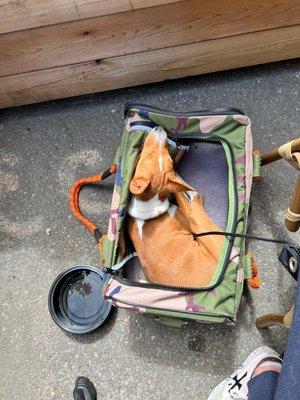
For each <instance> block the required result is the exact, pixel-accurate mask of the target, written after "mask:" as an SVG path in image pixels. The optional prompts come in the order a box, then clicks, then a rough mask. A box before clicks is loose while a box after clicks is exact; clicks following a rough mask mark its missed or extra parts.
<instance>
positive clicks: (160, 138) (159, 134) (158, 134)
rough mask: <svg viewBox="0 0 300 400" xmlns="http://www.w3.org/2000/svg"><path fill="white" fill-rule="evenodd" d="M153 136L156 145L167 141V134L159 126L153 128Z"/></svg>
mask: <svg viewBox="0 0 300 400" xmlns="http://www.w3.org/2000/svg"><path fill="white" fill-rule="evenodd" d="M154 135H155V138H156V140H157V142H158V143H164V142H165V141H166V140H167V133H166V131H165V130H164V129H163V128H162V127H161V126H157V127H155V128H154Z"/></svg>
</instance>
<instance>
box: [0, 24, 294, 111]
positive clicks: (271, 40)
mask: <svg viewBox="0 0 300 400" xmlns="http://www.w3.org/2000/svg"><path fill="white" fill-rule="evenodd" d="M299 50H300V29H299V27H298V26H292V27H286V28H278V29H271V30H267V31H261V32H256V33H249V34H243V35H237V36H233V37H225V38H220V39H214V40H210V41H205V42H199V43H193V44H187V45H180V46H174V47H172V48H166V49H158V50H154V51H147V52H143V53H138V54H131V55H125V56H120V57H115V58H108V59H104V60H102V62H101V63H100V64H97V63H96V62H86V63H82V64H78V65H70V66H64V67H58V68H52V69H47V70H42V71H36V72H31V73H25V74H20V75H17V76H8V77H4V78H0V107H10V106H15V105H22V104H28V103H35V102H40V101H46V100H52V99H59V98H64V97H68V96H77V95H80V94H85V93H92V92H98V91H105V90H110V89H116V88H121V87H126V86H134V85H140V84H144V83H148V82H156V81H161V80H165V79H174V78H180V77H184V76H188V75H197V74H202V73H207V72H212V71H219V70H225V69H231V68H237V67H244V66H248V65H254V64H260V63H265V62H269V61H277V60H282V59H290V58H294V57H298V56H300V51H299ZM237 55H238V56H237ZM143 90H145V89H143Z"/></svg>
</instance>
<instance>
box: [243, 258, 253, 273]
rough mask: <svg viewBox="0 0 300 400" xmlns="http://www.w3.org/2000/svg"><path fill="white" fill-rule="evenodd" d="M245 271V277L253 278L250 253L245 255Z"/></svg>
mask: <svg viewBox="0 0 300 400" xmlns="http://www.w3.org/2000/svg"><path fill="white" fill-rule="evenodd" d="M244 271H245V279H249V278H250V279H251V278H253V269H252V256H249V255H248V254H246V255H245V256H244Z"/></svg>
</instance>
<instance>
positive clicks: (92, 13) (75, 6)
mask: <svg viewBox="0 0 300 400" xmlns="http://www.w3.org/2000/svg"><path fill="white" fill-rule="evenodd" d="M178 1H183V0H131V1H130V0H74V1H73V0H47V1H46V0H17V1H16V0H0V34H1V33H7V32H15V31H21V30H24V29H30V28H37V27H41V26H45V25H53V24H59V23H62V22H67V21H76V20H78V19H84V18H92V17H97V16H101V15H107V14H115V13H120V12H124V11H128V10H131V9H133V8H134V9H138V8H147V7H152V6H154V5H155V6H156V5H161V4H168V3H175V2H178Z"/></svg>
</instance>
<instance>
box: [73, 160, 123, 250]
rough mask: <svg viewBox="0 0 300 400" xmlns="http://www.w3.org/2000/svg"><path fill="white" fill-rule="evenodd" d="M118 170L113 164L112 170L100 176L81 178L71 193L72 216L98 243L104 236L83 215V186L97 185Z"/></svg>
mask: <svg viewBox="0 0 300 400" xmlns="http://www.w3.org/2000/svg"><path fill="white" fill-rule="evenodd" d="M116 170H117V166H116V165H115V164H112V165H111V167H110V168H108V169H107V170H106V171H104V172H102V173H101V174H99V175H94V176H87V177H86V178H81V179H79V180H78V181H76V182H75V183H74V185H73V186H72V188H71V191H70V208H71V211H72V214H73V215H74V217H76V218H77V219H78V220H79V221H80V222H81V223H82V224H83V225H84V226H85V227H86V228H87V229H88V230H89V231H90V232H91V233H92V234H93V235H94V236H95V239H96V240H97V242H99V241H100V240H101V237H102V235H101V233H100V231H99V229H98V228H97V226H96V225H95V224H94V223H93V222H92V221H90V220H89V219H88V218H87V217H85V216H84V215H83V214H82V212H81V210H80V206H79V194H80V191H81V189H82V188H83V186H85V185H90V184H92V185H95V184H97V183H99V182H101V181H103V180H104V179H106V178H108V177H109V176H110V175H112V174H114V173H115V172H116Z"/></svg>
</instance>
